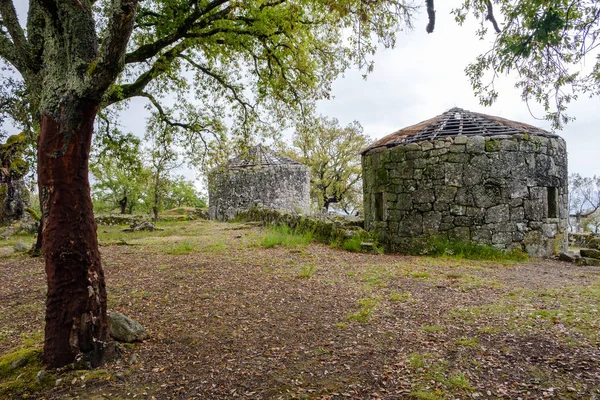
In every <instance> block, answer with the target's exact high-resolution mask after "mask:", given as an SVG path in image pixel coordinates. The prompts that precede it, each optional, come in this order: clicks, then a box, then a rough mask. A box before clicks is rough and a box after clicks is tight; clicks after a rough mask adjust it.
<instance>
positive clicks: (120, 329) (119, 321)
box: [108, 311, 148, 343]
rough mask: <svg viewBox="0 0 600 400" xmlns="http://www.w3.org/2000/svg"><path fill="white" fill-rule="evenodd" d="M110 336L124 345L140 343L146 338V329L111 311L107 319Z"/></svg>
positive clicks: (132, 320)
mask: <svg viewBox="0 0 600 400" xmlns="http://www.w3.org/2000/svg"><path fill="white" fill-rule="evenodd" d="M108 320H109V326H110V336H112V337H113V338H115V339H116V340H118V341H119V342H124V343H133V342H140V341H142V340H144V339H147V338H148V333H147V332H146V329H145V328H144V327H143V326H142V325H141V324H140V323H139V322H137V321H135V320H134V319H131V318H129V317H127V316H125V315H123V314H121V313H120V312H116V311H113V312H111V313H110V315H109V317H108Z"/></svg>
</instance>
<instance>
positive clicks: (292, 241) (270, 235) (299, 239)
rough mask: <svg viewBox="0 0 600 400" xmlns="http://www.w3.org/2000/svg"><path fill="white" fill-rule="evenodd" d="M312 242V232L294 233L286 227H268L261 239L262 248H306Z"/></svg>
mask: <svg viewBox="0 0 600 400" xmlns="http://www.w3.org/2000/svg"><path fill="white" fill-rule="evenodd" d="M312 240H313V234H312V232H296V231H295V230H292V229H291V228H290V227H289V226H287V225H275V226H271V227H269V229H268V230H267V232H265V233H264V235H263V237H262V239H261V245H262V247H264V248H266V249H269V248H272V247H276V246H284V247H306V246H307V245H308V244H309V243H310V242H312Z"/></svg>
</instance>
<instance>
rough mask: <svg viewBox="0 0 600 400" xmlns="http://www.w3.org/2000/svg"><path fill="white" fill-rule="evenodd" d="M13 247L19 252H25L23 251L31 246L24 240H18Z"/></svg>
mask: <svg viewBox="0 0 600 400" xmlns="http://www.w3.org/2000/svg"><path fill="white" fill-rule="evenodd" d="M13 249H14V250H15V251H16V252H17V253H23V252H25V251H27V250H29V247H27V245H26V244H25V243H23V242H17V244H15V245H14V247H13Z"/></svg>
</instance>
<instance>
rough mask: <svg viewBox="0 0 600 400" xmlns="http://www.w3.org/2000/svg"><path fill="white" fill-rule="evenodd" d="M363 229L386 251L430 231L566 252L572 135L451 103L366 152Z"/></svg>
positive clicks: (419, 243)
mask: <svg viewBox="0 0 600 400" xmlns="http://www.w3.org/2000/svg"><path fill="white" fill-rule="evenodd" d="M362 166H363V186H364V206H365V227H366V228H367V229H368V230H370V231H373V232H375V233H376V235H377V236H378V237H379V240H380V241H381V242H382V243H383V244H384V246H385V247H386V250H387V251H392V252H411V251H415V250H416V249H419V248H426V245H427V242H428V241H430V240H431V239H432V238H435V237H441V238H448V239H455V240H461V241H473V242H477V243H482V244H490V245H493V246H495V247H498V248H501V249H505V250H511V249H514V248H518V249H522V250H524V251H526V252H527V253H529V254H530V255H532V256H541V257H544V256H550V255H551V254H553V253H555V252H557V251H560V250H562V248H563V246H564V243H565V230H566V227H567V218H568V211H567V209H568V203H567V151H566V144H565V141H564V140H563V139H562V138H560V137H558V136H556V135H553V134H551V133H549V132H547V131H544V130H542V129H539V128H536V127H534V126H531V125H527V124H523V123H518V122H513V121H509V120H507V119H504V118H499V117H494V116H489V115H485V114H479V113H474V112H470V111H467V110H463V109H460V108H453V109H451V110H449V111H447V112H445V113H443V114H442V115H439V116H437V117H434V118H432V119H430V120H427V121H423V122H421V123H418V124H416V125H413V126H409V127H407V128H404V129H401V130H399V131H397V132H394V133H392V134H390V135H388V136H386V137H384V138H382V139H380V140H378V141H376V142H375V143H373V144H372V145H370V146H369V147H368V148H367V149H365V150H364V151H363V152H362Z"/></svg>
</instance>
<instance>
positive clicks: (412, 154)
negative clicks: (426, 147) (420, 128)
mask: <svg viewBox="0 0 600 400" xmlns="http://www.w3.org/2000/svg"><path fill="white" fill-rule="evenodd" d="M411 144H415V143H410V144H408V145H407V147H408V146H410V145H411ZM417 146H418V145H417ZM421 157H423V152H422V151H421V150H414V151H410V150H408V149H406V159H407V160H414V159H417V158H421Z"/></svg>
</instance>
